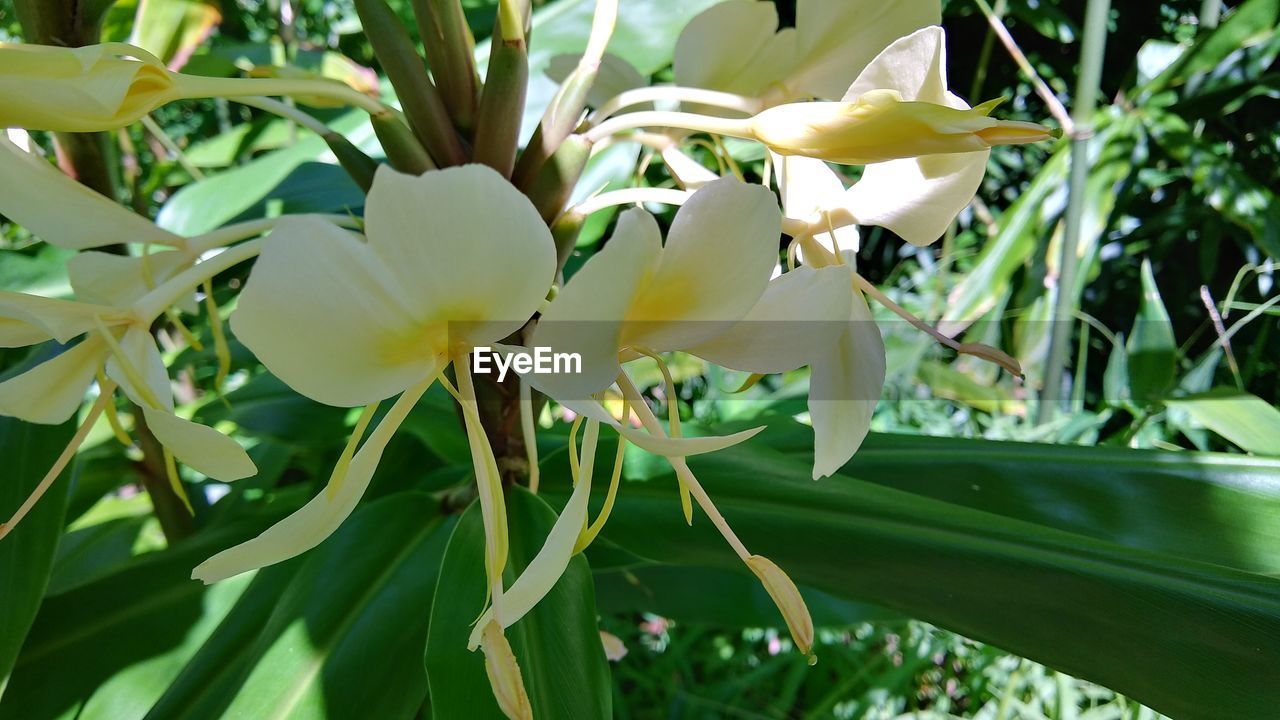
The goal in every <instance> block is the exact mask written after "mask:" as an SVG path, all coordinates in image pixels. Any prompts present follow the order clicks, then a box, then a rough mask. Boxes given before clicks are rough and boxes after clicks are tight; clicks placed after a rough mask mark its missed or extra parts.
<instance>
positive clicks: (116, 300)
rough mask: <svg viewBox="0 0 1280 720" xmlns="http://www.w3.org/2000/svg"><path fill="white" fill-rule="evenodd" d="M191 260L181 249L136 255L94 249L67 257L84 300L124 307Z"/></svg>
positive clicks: (74, 284) (70, 276)
mask: <svg viewBox="0 0 1280 720" xmlns="http://www.w3.org/2000/svg"><path fill="white" fill-rule="evenodd" d="M190 264H191V259H190V256H189V255H187V253H184V252H177V251H163V252H154V253H151V254H149V255H147V256H146V257H134V256H130V255H115V254H112V253H105V252H97V251H93V250H91V251H88V252H82V253H77V254H75V255H73V256H71V257H70V258H69V259H68V260H67V277H68V279H69V280H70V281H71V289H72V290H74V291H75V294H76V297H77V298H79V299H80V300H83V301H85V302H92V303H99V304H102V305H114V306H117V307H124V306H126V305H129V304H131V303H133V302H134V301H135V300H137V299H139V298H141V297H142V296H143V295H146V294H147V292H149V291H150V290H151V289H152V285H153V284H154V285H159V284H160V283H163V282H164V281H165V280H168V279H169V278H171V277H173V276H174V275H176V274H177V273H178V272H179V271H180V270H183V269H185V268H186V267H187V266H188V265H190Z"/></svg>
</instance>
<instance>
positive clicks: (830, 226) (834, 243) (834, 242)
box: [822, 210, 844, 265]
mask: <svg viewBox="0 0 1280 720" xmlns="http://www.w3.org/2000/svg"><path fill="white" fill-rule="evenodd" d="M822 219H823V220H826V221H827V232H828V233H830V234H831V247H833V248H835V255H836V260H838V261H840V264H842V265H843V264H844V256H843V255H841V253H840V238H838V237H836V225H835V223H834V222H832V221H831V211H830V210H823V211H822Z"/></svg>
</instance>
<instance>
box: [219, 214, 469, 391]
mask: <svg viewBox="0 0 1280 720" xmlns="http://www.w3.org/2000/svg"><path fill="white" fill-rule="evenodd" d="M399 292H400V289H399V284H398V282H397V281H396V280H395V278H393V277H392V276H391V275H390V273H389V271H388V270H387V269H386V267H384V266H383V264H382V263H381V262H380V261H379V260H378V258H377V257H375V256H374V254H373V252H372V251H371V249H370V247H369V246H368V245H366V244H365V243H363V242H361V241H360V240H358V239H357V238H356V236H354V235H352V234H351V233H349V232H346V231H345V230H341V229H339V228H337V227H335V226H334V225H331V224H329V223H327V222H324V221H322V220H318V219H315V218H306V217H299V218H288V219H285V220H282V221H281V222H280V224H279V225H277V226H276V229H275V231H274V232H272V233H271V235H269V236H268V237H267V242H266V244H265V246H264V248H263V251H262V255H261V256H259V257H258V260H257V262H256V263H255V265H254V268H253V273H252V274H251V275H250V276H249V280H248V282H247V283H245V287H244V290H242V291H241V293H240V300H239V305H238V306H237V308H236V311H235V312H234V313H233V314H232V316H231V328H232V330H233V331H234V332H235V334H236V336H237V337H239V338H240V340H241V341H242V342H243V343H244V344H245V345H246V346H247V347H248V348H249V349H250V350H252V351H253V353H254V354H255V355H257V356H258V359H259V360H261V361H262V363H263V364H264V365H266V366H267V369H268V370H270V371H271V372H272V373H274V374H275V375H276V376H277V377H279V378H280V379H281V380H283V381H284V382H285V383H287V384H288V385H289V386H290V387H292V388H293V389H294V390H297V391H298V392H300V393H302V394H303V395H306V396H307V397H310V398H312V399H314V400H318V401H320V402H322V403H327V404H329V405H337V406H340V407H354V406H357V405H367V404H369V403H372V402H374V401H377V400H382V399H384V398H387V397H390V396H392V395H395V394H396V393H398V392H401V391H403V390H404V389H405V388H407V387H409V385H410V384H411V383H413V382H414V381H415V380H417V379H419V378H421V377H422V376H423V374H424V373H425V372H426V371H427V370H428V369H429V368H430V367H432V366H433V364H434V362H435V357H436V356H437V355H439V354H442V353H444V352H445V351H446V350H447V347H446V346H447V337H446V332H445V329H444V328H443V327H434V328H433V327H431V326H427V325H419V324H417V323H415V321H414V320H413V319H412V318H411V317H410V316H409V314H408V312H407V311H406V310H405V309H404V307H403V306H402V305H401V303H400V298H399Z"/></svg>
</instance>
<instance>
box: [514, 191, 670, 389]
mask: <svg viewBox="0 0 1280 720" xmlns="http://www.w3.org/2000/svg"><path fill="white" fill-rule="evenodd" d="M661 252H662V235H661V234H660V232H659V230H658V223H657V222H656V221H655V220H654V219H653V216H652V215H650V214H649V213H647V212H645V211H644V210H639V209H632V210H627V211H626V212H624V213H622V215H621V216H620V217H619V218H618V225H617V228H616V229H615V230H614V232H613V236H612V237H611V238H610V239H609V242H608V243H606V244H605V246H604V249H602V250H601V251H600V252H598V253H596V254H595V255H594V256H593V257H592V258H591V259H590V260H588V261H587V262H586V264H585V265H583V266H582V268H581V269H580V270H578V272H577V273H575V274H574V276H573V277H572V278H570V280H569V282H568V283H566V284H565V286H564V289H563V290H561V291H560V294H559V295H557V296H556V299H555V300H553V301H552V302H551V304H550V305H549V306H548V307H547V309H546V312H544V313H543V314H542V317H541V318H540V319H539V320H538V326H537V328H536V329H535V330H534V332H533V336H532V338H531V339H530V343H529V344H530V345H531V346H533V347H545V348H551V350H552V351H553V352H575V353H578V354H579V355H580V356H581V357H582V372H581V373H580V374H568V373H557V374H549V375H542V376H540V382H541V387H540V388H539V389H540V390H542V391H543V392H545V393H547V394H548V395H550V396H551V397H554V398H564V399H567V400H585V399H587V398H589V397H591V394H592V393H596V392H599V391H601V390H603V389H605V388H607V387H609V386H610V385H612V384H613V381H614V380H616V379H617V377H618V373H619V372H621V369H620V368H619V366H618V347H619V344H620V340H619V338H620V336H621V334H622V332H623V324H622V321H623V318H625V317H626V316H627V311H628V309H629V308H630V307H631V305H632V303H633V302H635V298H636V295H637V294H638V293H639V291H640V288H642V287H643V286H644V285H645V284H646V283H647V282H648V281H649V278H650V276H651V275H652V274H653V272H654V270H655V269H656V267H657V264H658V259H659V255H660V253H661Z"/></svg>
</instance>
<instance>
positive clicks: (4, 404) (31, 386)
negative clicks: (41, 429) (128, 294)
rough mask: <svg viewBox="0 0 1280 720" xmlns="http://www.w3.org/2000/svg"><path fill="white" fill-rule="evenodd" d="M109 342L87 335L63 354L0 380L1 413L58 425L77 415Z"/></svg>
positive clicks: (29, 420)
mask: <svg viewBox="0 0 1280 720" xmlns="http://www.w3.org/2000/svg"><path fill="white" fill-rule="evenodd" d="M105 350H106V345H105V343H103V341H102V339H101V338H98V337H88V338H85V339H84V341H82V342H80V343H79V344H77V345H76V346H75V347H73V348H70V349H68V350H66V351H64V352H63V353H62V354H61V355H58V356H57V357H55V358H53V359H52V360H46V361H45V362H42V363H40V364H39V365H37V366H35V367H33V368H31V369H30V370H28V371H26V372H24V373H22V374H21V375H18V376H17V377H13V378H10V379H8V380H6V381H4V382H2V383H0V415H7V416H9V417H16V418H18V419H20V420H25V421H27V422H33V423H41V424H43V425H57V424H58V423H63V422H66V421H67V420H68V419H70V418H71V416H73V415H75V413H76V409H77V408H79V407H80V403H81V402H82V401H83V400H84V394H85V391H86V390H88V389H89V385H90V384H92V383H93V376H94V373H95V372H97V369H98V365H99V364H100V363H101V362H102V356H103V353H104V352H105Z"/></svg>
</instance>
